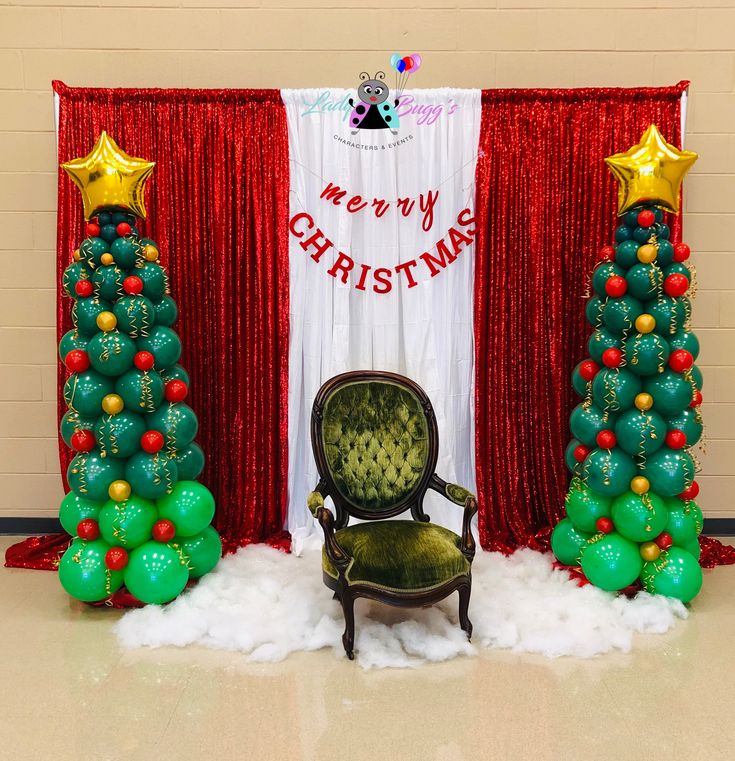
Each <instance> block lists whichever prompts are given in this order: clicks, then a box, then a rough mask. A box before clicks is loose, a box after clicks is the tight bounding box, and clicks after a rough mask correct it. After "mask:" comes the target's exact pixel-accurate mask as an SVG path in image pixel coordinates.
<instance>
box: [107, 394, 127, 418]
mask: <svg viewBox="0 0 735 761" xmlns="http://www.w3.org/2000/svg"><path fill="white" fill-rule="evenodd" d="M124 408H125V402H124V401H123V399H122V397H121V396H120V394H107V396H106V397H104V398H103V399H102V409H103V410H104V411H105V412H106V413H107V414H108V415H117V414H118V413H119V412H122V411H123V409H124Z"/></svg>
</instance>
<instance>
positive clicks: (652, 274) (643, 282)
mask: <svg viewBox="0 0 735 761" xmlns="http://www.w3.org/2000/svg"><path fill="white" fill-rule="evenodd" d="M625 280H626V282H627V283H628V293H629V294H630V295H631V296H633V297H635V298H636V299H640V300H641V301H648V300H649V299H653V298H655V297H656V294H658V293H659V291H660V290H661V286H662V285H663V282H664V279H663V275H662V274H661V270H660V269H659V268H658V267H657V266H656V265H654V264H634V265H633V266H632V267H631V268H630V269H629V270H628V272H627V274H626V275H625Z"/></svg>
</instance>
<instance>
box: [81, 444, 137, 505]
mask: <svg viewBox="0 0 735 761" xmlns="http://www.w3.org/2000/svg"><path fill="white" fill-rule="evenodd" d="M124 475H125V467H124V465H123V463H122V461H121V460H115V459H113V458H112V457H104V458H103V457H102V456H101V455H100V452H99V450H98V449H93V450H92V451H91V452H79V453H78V454H77V455H76V456H75V457H74V459H73V460H72V461H71V462H70V463H69V467H68V468H67V470H66V478H67V481H68V482H69V486H71V488H72V489H73V490H74V491H75V492H76V494H78V495H79V496H80V497H86V498H87V499H91V500H93V501H95V502H105V501H106V500H107V499H108V494H107V490H108V489H109V488H110V484H111V483H112V482H113V481H119V480H120V479H121V478H122V477H123V476H124Z"/></svg>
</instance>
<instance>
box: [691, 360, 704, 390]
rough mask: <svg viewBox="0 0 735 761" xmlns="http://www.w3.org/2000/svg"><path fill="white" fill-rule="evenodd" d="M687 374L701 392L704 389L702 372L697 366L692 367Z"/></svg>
mask: <svg viewBox="0 0 735 761" xmlns="http://www.w3.org/2000/svg"><path fill="white" fill-rule="evenodd" d="M689 374H690V375H691V378H692V380H693V381H694V385H695V386H696V387H697V388H698V389H699V390H700V391H701V390H702V388H703V387H704V375H702V371H701V370H700V369H699V368H698V367H697V365H692V369H691V370H690V371H689Z"/></svg>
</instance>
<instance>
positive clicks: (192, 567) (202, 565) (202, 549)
mask: <svg viewBox="0 0 735 761" xmlns="http://www.w3.org/2000/svg"><path fill="white" fill-rule="evenodd" d="M172 544H174V545H176V544H179V545H180V546H181V550H182V551H183V553H184V555H186V557H187V558H188V559H189V577H190V578H192V579H199V578H201V577H202V576H204V574H205V573H209V572H210V571H211V570H213V569H214V567H215V566H216V565H217V563H219V559H220V558H221V557H222V540H221V539H220V537H219V534H218V533H217V531H216V530H215V529H214V527H213V526H207V528H205V529H204V531H202V532H201V533H200V534H196V535H195V536H191V537H176V538H175V539H174V541H173V542H172ZM552 544H553V539H552Z"/></svg>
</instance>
